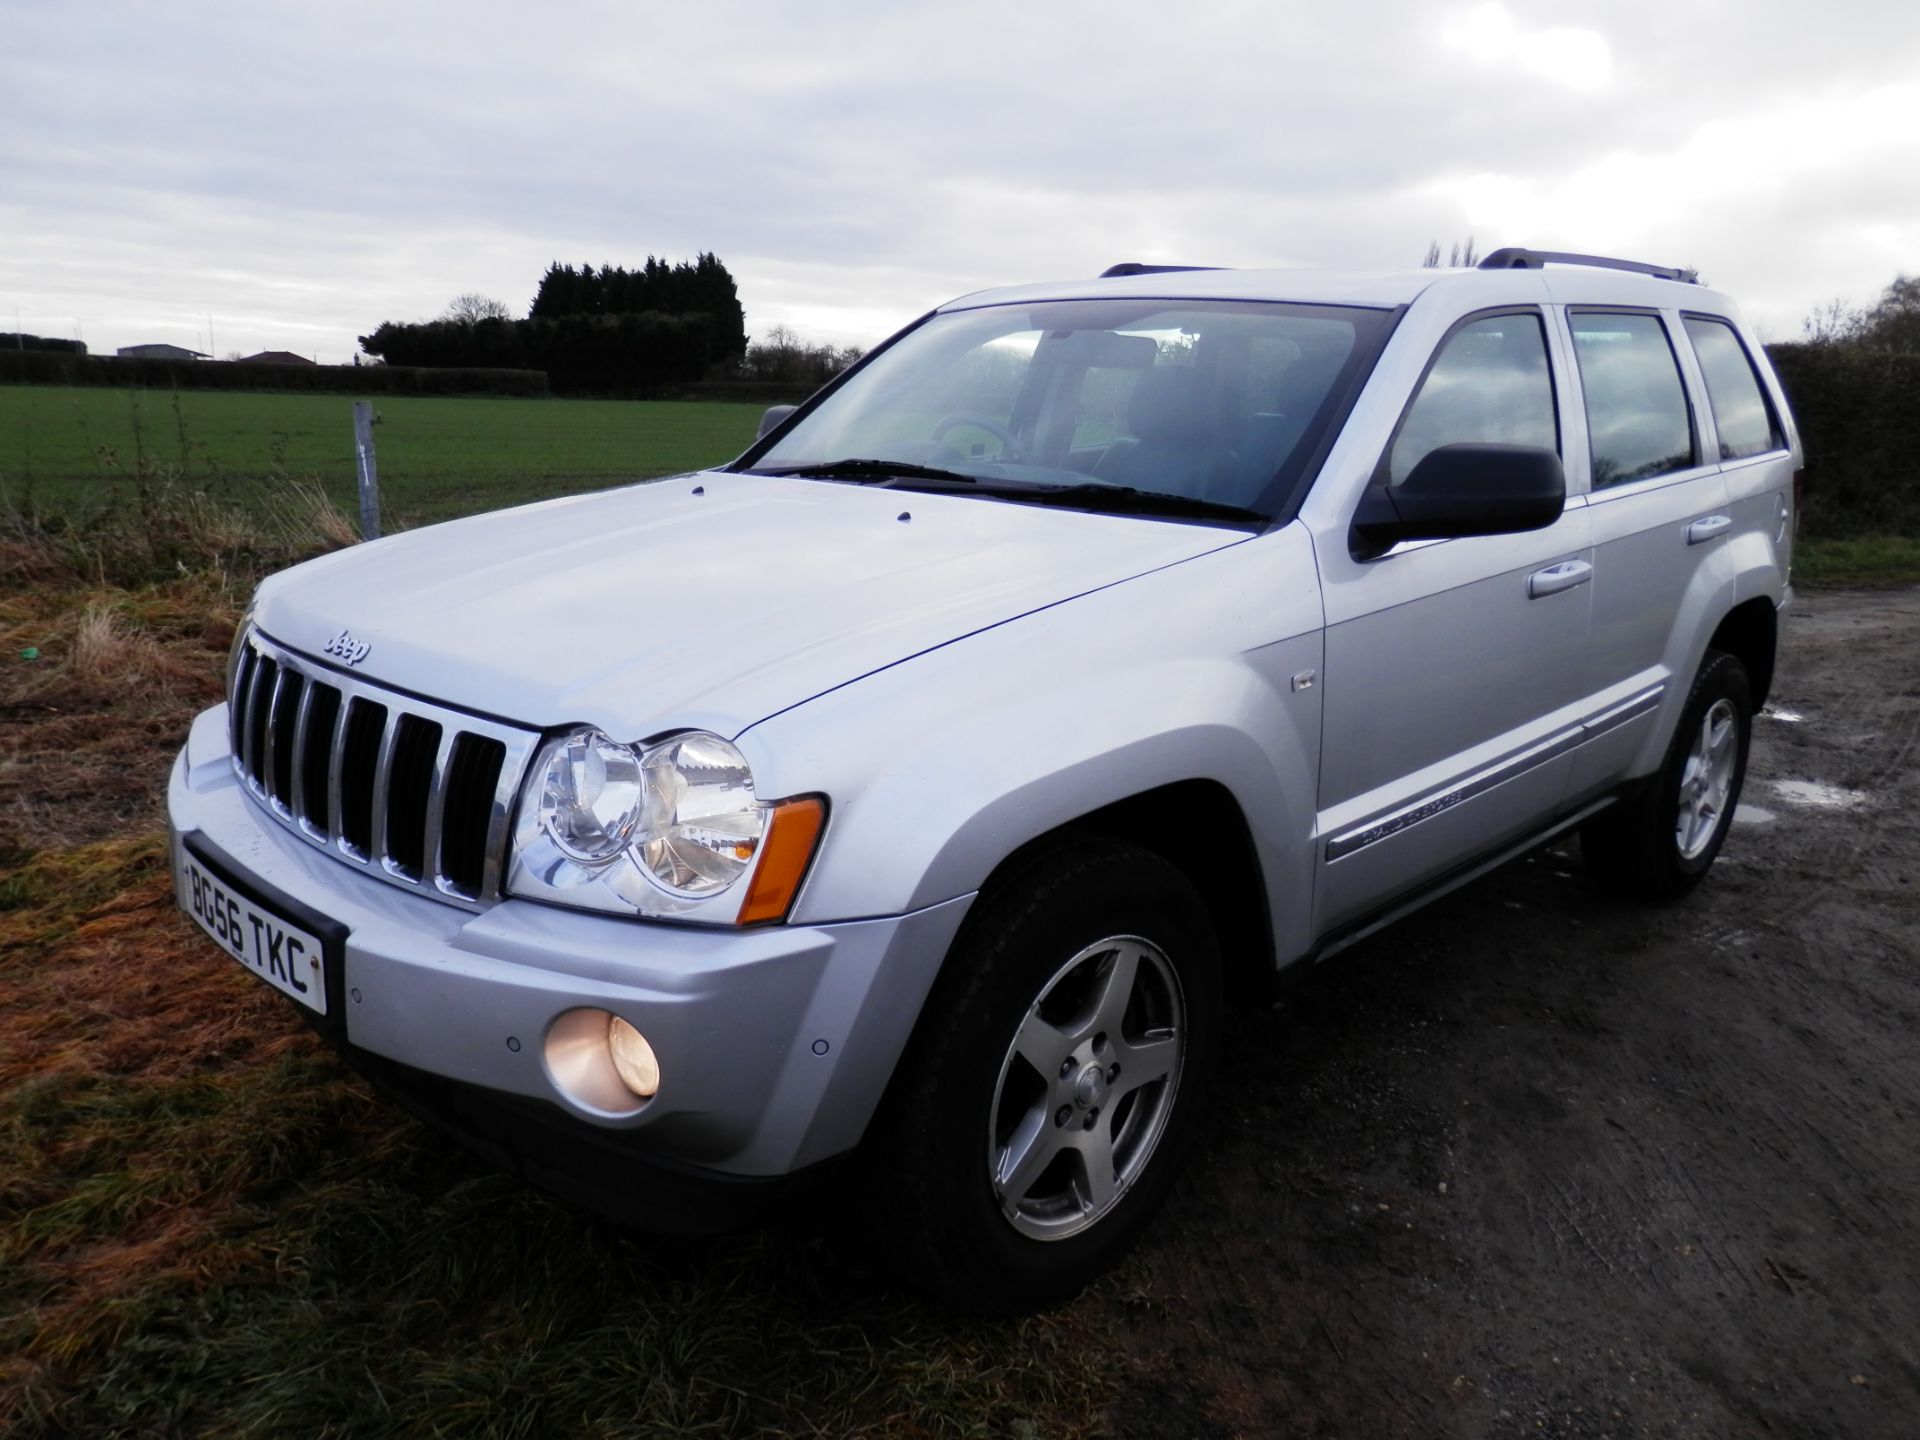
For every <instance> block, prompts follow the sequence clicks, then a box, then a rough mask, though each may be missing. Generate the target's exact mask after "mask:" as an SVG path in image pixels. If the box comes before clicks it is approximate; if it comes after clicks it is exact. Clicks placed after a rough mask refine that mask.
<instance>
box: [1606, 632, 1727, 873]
mask: <svg viewBox="0 0 1920 1440" xmlns="http://www.w3.org/2000/svg"><path fill="white" fill-rule="evenodd" d="M1752 734H1753V691H1752V688H1751V686H1750V685H1749V683H1748V680H1747V672H1746V668H1745V667H1744V666H1742V665H1741V663H1740V662H1739V660H1737V659H1736V658H1734V657H1733V656H1732V655H1729V654H1727V653H1725V652H1724V651H1720V650H1710V651H1708V652H1707V658H1706V660H1705V662H1704V663H1703V664H1702V665H1701V667H1700V673H1699V675H1698V676H1697V677H1696V678H1695V679H1694V682H1693V691H1692V693H1691V694H1689V695H1688V697H1687V705H1686V709H1685V710H1684V711H1682V712H1681V715H1680V725H1679V728H1678V729H1677V730H1676V731H1675V732H1674V737H1673V743H1672V744H1671V745H1670V746H1669V747H1668V749H1667V758H1666V761H1665V763H1664V764H1663V765H1662V766H1661V768H1660V770H1659V772H1658V773H1657V774H1656V775H1654V776H1653V777H1652V778H1651V779H1650V780H1649V781H1647V782H1646V783H1645V784H1644V785H1643V786H1641V787H1640V789H1639V790H1638V791H1637V792H1636V793H1634V794H1633V795H1630V796H1629V797H1627V798H1626V799H1623V800H1622V801H1621V802H1620V803H1619V804H1617V805H1615V806H1613V807H1612V808H1611V809H1609V810H1604V811H1602V812H1601V813H1600V814H1599V815H1597V816H1595V817H1594V818H1593V819H1592V820H1590V821H1588V822H1587V824H1586V825H1585V826H1584V827H1583V828H1582V830H1581V832H1580V849H1581V853H1582V854H1583V855H1585V857H1586V860H1587V865H1588V868H1590V869H1591V870H1593V871H1594V872H1595V873H1596V874H1598V875H1599V876H1600V877H1601V878H1602V879H1603V880H1605V881H1606V882H1608V883H1609V884H1610V885H1612V886H1613V887H1614V888H1615V889H1618V890H1621V891H1624V892H1625V893H1627V894H1630V895H1635V896H1638V897H1640V898H1642V899H1648V900H1671V899H1675V898H1677V897H1679V896H1681V895H1684V894H1685V893H1686V892H1687V891H1689V890H1691V889H1692V888H1693V887H1694V886H1695V885H1697V884H1699V883H1700V880H1701V878H1702V877H1703V876H1705V875H1706V873H1707V869H1708V867H1709V866H1711V865H1712V864H1713V861H1714V857H1715V856H1716V855H1718V854H1719V853H1720V847H1721V845H1722V844H1723V843H1725V841H1726V838H1727V831H1728V829H1729V828H1730V827H1731V826H1732V824H1733V812H1734V809H1735V808H1736V807H1737V806H1738V805H1739V803H1740V787H1741V784H1742V782H1743V781H1744V780H1745V779H1746V773H1747V749H1748V746H1749V743H1750V742H1751V739H1752Z"/></svg>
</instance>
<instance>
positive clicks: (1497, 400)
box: [1387, 313, 1560, 485]
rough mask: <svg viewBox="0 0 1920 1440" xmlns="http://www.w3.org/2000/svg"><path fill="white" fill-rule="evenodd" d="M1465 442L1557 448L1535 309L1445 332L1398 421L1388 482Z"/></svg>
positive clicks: (1548, 374)
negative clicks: (1445, 448)
mask: <svg viewBox="0 0 1920 1440" xmlns="http://www.w3.org/2000/svg"><path fill="white" fill-rule="evenodd" d="M1467 444H1481V445H1536V446H1539V447H1540V448H1542V449H1546V450H1558V449H1559V448H1560V427H1559V422H1558V421H1557V419H1556V418H1555V415H1554V408H1553V376H1552V372H1551V370H1550V369H1549V368H1548V365H1547V337H1546V332H1545V330H1544V329H1543V328H1542V326H1541V323H1540V317H1539V315H1538V314H1535V313H1526V314H1510V315H1489V316H1486V317H1485V318H1484V319H1479V320H1473V321H1469V322H1468V323H1467V324H1465V325H1462V326H1460V327H1459V328H1458V329H1457V330H1455V331H1454V332H1453V333H1452V334H1451V335H1449V336H1447V338H1446V339H1445V340H1444V341H1443V342H1442V343H1441V346H1440V353H1439V354H1438V355H1437V356H1436V357H1435V359H1434V362H1433V368H1432V369H1430V370H1428V371H1427V374H1426V378H1425V379H1424V380H1422V381H1421V382H1420V389H1419V391H1418V393H1416V394H1415V396H1414V397H1413V403H1412V404H1411V405H1409V406H1408V407H1407V413H1406V417H1405V418H1404V419H1403V420H1402V421H1401V422H1400V431H1399V433H1398V434H1397V435H1396V436H1395V437H1394V441H1393V449H1392V451H1391V452H1390V456H1389V459H1388V463H1387V483H1388V484H1389V485H1398V484H1400V483H1401V482H1402V481H1403V480H1405V479H1406V478H1407V476H1408V475H1410V474H1411V473H1412V472H1413V467H1414V466H1416V465H1418V464H1419V463H1420V462H1421V461H1422V460H1423V459H1425V458H1426V456H1427V455H1428V454H1429V453H1430V452H1432V451H1434V450H1437V449H1439V448H1440V447H1441V446H1442V445H1467Z"/></svg>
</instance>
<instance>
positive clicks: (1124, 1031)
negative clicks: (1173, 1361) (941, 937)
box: [867, 839, 1220, 1312]
mask: <svg viewBox="0 0 1920 1440" xmlns="http://www.w3.org/2000/svg"><path fill="white" fill-rule="evenodd" d="M1219 970H1220V963H1219V956H1218V951H1217V947H1216V944H1215V941H1214V936H1213V929H1212V926H1211V924H1210V923H1209V921H1208V918H1207V913H1206V909H1205V907H1204V905H1203V904H1202V903H1201V901H1200V898H1199V896H1198V895H1197V894H1196V893H1195V892H1194V890H1193V887H1192V886H1191V885H1190V884H1189V883H1188V882H1187V880H1186V879H1185V877H1184V876H1182V875H1181V874H1180V872H1179V871H1178V870H1176V869H1174V868H1173V867H1172V866H1171V865H1169V864H1167V862H1165V861H1164V860H1161V859H1160V858H1159V857H1157V856H1155V855H1152V854H1151V853H1149V852H1146V851H1143V850H1139V849H1136V848H1134V847H1131V846H1126V845H1120V844H1116V843H1114V842H1110V841H1106V840H1100V839H1089V840H1085V841H1082V842H1080V843H1078V844H1076V845H1074V846H1073V847H1072V848H1070V849H1061V850H1057V851H1055V852H1053V853H1052V854H1050V855H1047V856H1045V857H1043V858H1041V859H1039V860H1037V861H1036V862H1034V863H1032V864H1030V865H1028V866H1025V867H1023V868H1022V870H1021V871H1020V872H1019V873H1017V874H1015V875H1013V876H1011V877H1009V878H1008V880H1007V882H1006V883H1005V884H1003V885H1000V886H999V887H997V890H996V891H995V892H994V893H991V894H989V895H986V896H983V897H982V899H981V900H980V901H979V902H978V905H977V908H976V910H975V912H974V914H973V915H972V916H970V917H969V921H968V926H967V929H966V931H965V932H964V933H963V935H962V937H961V939H960V941H959V942H958V943H957V945H956V947H955V950H954V953H953V955H952V956H951V957H949V960H948V964H947V968H946V972H945V975H944V978H943V982H942V984H941V985H940V986H939V987H937V988H936V991H935V994H934V996H933V997H932V999H930V1000H929V1002H928V1008H927V1011H926V1012H925V1014H924V1015H923V1017H922V1021H921V1025H920V1027H919V1029H918V1031H917V1032H916V1036H915V1039H914V1041H913V1043H912V1044H911V1045H910V1047H909V1050H908V1053H907V1054H905V1055H903V1056H902V1057H901V1061H900V1067H899V1072H898V1075H899V1078H898V1081H897V1083H896V1087H895V1092H894V1093H893V1094H892V1095H891V1096H890V1097H889V1103H888V1106H887V1109H886V1112H885V1114H884V1115H883V1118H882V1121H881V1123H880V1124H879V1126H878V1127H877V1128H876V1133H875V1134H874V1135H873V1136H871V1137H870V1140H869V1144H868V1146H867V1168H868V1172H869V1183H868V1186H867V1194H868V1196H869V1197H870V1198H871V1199H873V1200H874V1201H876V1202H878V1208H877V1211H876V1214H877V1218H878V1219H879V1220H880V1222H881V1228H882V1229H883V1230H884V1232H885V1235H886V1242H887V1243H886V1248H885V1254H886V1258H887V1259H888V1261H889V1262H890V1264H891V1265H892V1266H893V1268H894V1269H895V1270H896V1271H897V1272H898V1273H899V1274H900V1275H901V1277H902V1278H903V1279H905V1280H906V1281H908V1282H909V1283H910V1284H913V1285H916V1286H918V1287H920V1288H922V1289H926V1290H930V1291H932V1292H933V1293H935V1294H937V1295H939V1296H941V1297H943V1298H945V1299H948V1300H950V1301H952V1302H954V1303H957V1304H960V1305H963V1306H966V1307H968V1308H971V1309H977V1310H985V1311H1000V1312H1007V1311H1016V1310H1023V1309H1030V1308H1033V1307H1035V1306H1038V1305H1044V1304H1047V1303H1049V1302H1051V1301H1054V1300H1058V1299H1062V1298H1064V1297H1066V1296H1068V1295H1071V1294H1072V1293H1073V1292H1074V1291H1076V1290H1078V1289H1079V1288H1080V1287H1082V1286H1083V1285H1085V1284H1086V1283H1087V1281H1088V1280H1090V1279H1092V1278H1093V1277H1094V1276H1095V1275H1097V1274H1099V1273H1100V1272H1101V1271H1102V1270H1104V1269H1106V1268H1107V1267H1108V1266H1109V1265H1111V1264H1113V1263H1114V1261H1116V1260H1117V1259H1119V1257H1120V1256H1121V1255H1122V1254H1123V1253H1124V1252H1125V1250H1126V1248H1127V1247H1128V1246H1129V1245H1130V1244H1131V1243H1132V1241H1133V1240H1134V1238H1135V1237H1136V1236H1137V1235H1138V1233H1139V1231H1140V1230H1141V1228H1142V1227H1143V1226H1144V1225H1145V1224H1146V1222H1147V1221H1148V1220H1149V1219H1150V1218H1151V1216H1152V1215H1153V1213H1154V1211H1155V1210H1157V1209H1158V1208H1159V1207H1160V1205H1161V1203H1162V1201H1163V1200H1164V1199H1165V1196H1166V1192H1167V1189H1168V1187H1169V1186H1170V1185H1171V1183H1172V1181H1173V1179H1174V1176H1175V1174H1176V1173H1177V1171H1178V1168H1179V1165H1180V1160H1181V1157H1182V1155H1183V1153H1184V1151H1185V1149H1186V1146H1187V1144H1188V1143H1189V1141H1190V1140H1191V1138H1192V1135H1193V1131H1194V1129H1195V1125H1196V1121H1197V1119H1198V1116H1199V1113H1200V1111H1201V1108H1202V1106H1203V1104H1204V1100H1205V1095H1206V1092H1207V1089H1208V1082H1209V1080H1210V1078H1211V1069H1212V1065H1211V1061H1212V1055H1213V1051H1214V1049H1215V1046H1216V1043H1217V1035H1218V1030H1219V1023H1220V975H1219Z"/></svg>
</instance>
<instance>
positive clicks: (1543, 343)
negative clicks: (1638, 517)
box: [1315, 307, 1593, 935]
mask: <svg viewBox="0 0 1920 1440" xmlns="http://www.w3.org/2000/svg"><path fill="white" fill-rule="evenodd" d="M1551 353H1552V347H1551V346H1550V342H1549V339H1548V334H1547V329H1546V325H1545V321H1544V317H1543V316H1542V314H1541V312H1540V311H1539V310H1538V309H1536V308H1532V307H1524V308H1518V309H1508V310H1502V311H1498V312H1486V313H1482V314H1478V315H1471V316H1468V317H1467V318H1466V319H1464V320H1462V321H1461V322H1459V323H1458V324H1457V325H1455V326H1454V327H1453V329H1452V330H1451V331H1449V332H1448V334H1447V335H1446V337H1445V338H1444V339H1443V340H1442V341H1441V342H1440V344H1439V345H1438V347H1437V348H1436V350H1435V353H1434V357H1433V359H1432V361H1431V363H1430V364H1429V366H1428V369H1427V371H1426V373H1425V375H1424V376H1423V377H1422V379H1421V380H1420V382H1419V385H1418V386H1417V387H1416V389H1415V391H1414V395H1413V399H1412V400H1411V401H1410V402H1409V404H1408V406H1407V409H1406V411H1405V413H1404V415H1403V417H1402V419H1401V421H1400V424H1399V426H1398V427H1397V429H1396V431H1395V435H1394V439H1393V440H1392V442H1391V443H1390V445H1389V447H1388V449H1387V452H1386V454H1385V455H1383V456H1382V459H1381V468H1380V470H1379V471H1378V472H1377V474H1378V475H1379V477H1380V478H1381V479H1384V480H1385V481H1386V482H1387V483H1389V484H1393V483H1398V482H1399V481H1401V480H1403V479H1404V478H1405V477H1406V475H1407V474H1408V473H1410V472H1411V470H1412V468H1413V466H1414V465H1415V464H1416V463H1417V462H1418V461H1419V460H1420V459H1421V458H1422V457H1423V456H1424V455H1426V454H1427V452H1428V451H1430V450H1432V449H1434V448H1436V447H1438V446H1441V445H1447V444H1456V443H1469V442H1483V443H1501V444H1517V445H1538V446H1546V447H1553V448H1558V447H1559V443H1560V434H1561V429H1562V427H1561V424H1560V416H1559V413H1558V409H1557V406H1558V404H1559V400H1558V398H1557V394H1556V387H1555V385H1554V367H1553V365H1552V363H1551V361H1550V358H1549V356H1550V354H1551ZM1346 539H1347V537H1346V535H1345V534H1344V533H1342V534H1332V533H1329V534H1325V535H1316V536H1315V545H1316V550H1317V552H1318V558H1319V562H1320V570H1321V576H1322V581H1323V584H1324V588H1325V594H1326V608H1327V637H1326V669H1325V676H1324V684H1325V687H1326V688H1325V701H1324V704H1325V719H1324V729H1323V732H1322V733H1323V739H1322V749H1321V771H1320V793H1319V805H1318V850H1319V854H1318V860H1319V866H1318V869H1319V887H1318V895H1317V898H1316V907H1315V908H1316V914H1315V928H1316V930H1317V931H1318V932H1319V933H1320V934H1322V935H1325V934H1327V933H1329V932H1331V931H1334V930H1337V929H1339V928H1341V927H1343V926H1345V925H1347V924H1349V923H1351V922H1353V921H1355V920H1357V919H1359V918H1360V917H1362V916H1364V915H1365V914H1367V913H1368V912H1369V911H1372V910H1375V909H1377V908H1380V907H1382V906H1383V905H1385V904H1387V903H1388V902H1390V901H1391V900H1393V898H1394V897H1395V896H1397V895H1399V894H1401V893H1404V892H1406V891H1409V890H1412V889H1415V888H1418V887H1419V886H1421V885H1423V884H1425V883H1427V882H1429V881H1432V880H1435V879H1437V878H1439V877H1441V876H1443V875H1445V874H1446V872H1448V871H1449V870H1451V869H1454V868H1456V867H1458V866H1460V865H1462V864H1464V863H1466V862H1468V861H1470V860H1471V859H1473V858H1475V857H1476V856H1479V855H1482V854H1484V853H1486V852H1489V851H1491V850H1494V849H1496V848H1497V847H1498V846H1499V845H1501V844H1502V843H1503V842H1505V841H1508V840H1511V839H1514V838H1516V837H1518V836H1520V835H1522V834H1523V833H1524V832H1526V831H1527V830H1529V829H1532V828H1534V827H1535V826H1537V825H1538V824H1540V823H1541V822H1542V821H1543V820H1545V819H1546V818H1548V817H1550V816H1551V815H1552V814H1553V813H1554V812H1555V810H1556V808H1557V807H1558V805H1559V804H1560V801H1561V798H1562V796H1563V795H1564V793H1565V791H1566V787H1567V781H1568V775H1569V767H1570V765H1571V752H1572V749H1573V746H1574V744H1575V743H1577V740H1578V736H1579V718H1580V715H1581V711H1582V708H1583V706H1582V700H1583V697H1584V695H1585V690H1586V662H1585V656H1586V648H1587V635H1588V624H1589V608H1590V601H1591V595H1592V587H1591V585H1590V584H1589V583H1587V582H1588V581H1589V579H1590V577H1591V575H1592V566H1593V552H1592V546H1591V541H1590V536H1589V525H1588V515H1587V510H1586V506H1585V503H1584V501H1583V499H1582V498H1581V497H1578V496H1576V497H1573V498H1572V499H1571V500H1570V502H1569V503H1568V505H1567V507H1566V509H1565V510H1564V511H1563V513H1562V514H1561V516H1560V518H1559V519H1558V520H1557V521H1556V522H1555V523H1554V524H1553V525H1551V526H1549V527H1547V528H1545V529H1541V530H1535V531H1528V532H1525V533H1522V534H1517V535H1492V536H1476V537H1472V538H1465V539H1455V540H1441V541H1425V542H1414V543H1410V544H1403V545H1401V546H1398V547H1396V548H1395V549H1394V550H1391V551H1389V552H1388V553H1387V554H1385V555H1383V556H1380V557H1379V558H1377V559H1365V560H1356V559H1355V558H1353V556H1352V554H1351V553H1350V551H1349V550H1348V547H1347V543H1346Z"/></svg>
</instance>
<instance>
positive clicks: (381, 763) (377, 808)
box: [368, 706, 400, 877]
mask: <svg viewBox="0 0 1920 1440" xmlns="http://www.w3.org/2000/svg"><path fill="white" fill-rule="evenodd" d="M399 740H400V717H399V715H397V714H395V713H394V710H393V707H392V706H388V707H387V723H386V726H385V727H384V728H383V729H382V730H381V731H380V753H379V755H378V756H377V757H376V758H375V759H374V762H373V830H372V832H371V837H372V841H373V844H372V847H371V848H370V849H369V851H368V854H369V855H371V856H372V858H373V862H374V863H375V864H376V865H378V866H379V867H380V868H381V869H382V870H386V871H387V872H388V873H389V874H394V875H396V877H397V872H396V871H394V870H393V868H392V866H391V865H389V863H388V857H389V856H390V855H391V853H392V852H391V849H390V847H389V846H388V844H387V791H388V787H389V786H390V785H391V784H392V782H393V747H394V746H395V745H396V744H397V743H398V742H399Z"/></svg>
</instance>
